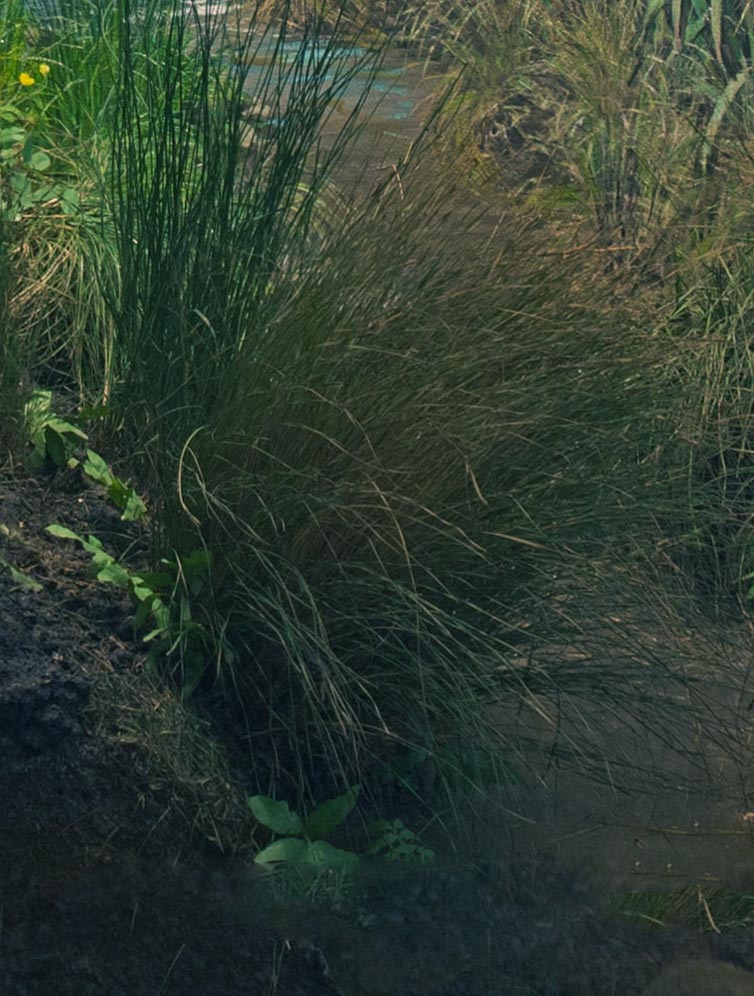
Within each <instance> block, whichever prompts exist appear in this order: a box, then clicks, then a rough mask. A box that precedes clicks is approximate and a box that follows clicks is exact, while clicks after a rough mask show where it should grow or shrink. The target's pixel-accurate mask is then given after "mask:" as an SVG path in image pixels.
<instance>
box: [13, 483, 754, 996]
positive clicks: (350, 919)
mask: <svg viewBox="0 0 754 996" xmlns="http://www.w3.org/2000/svg"><path fill="white" fill-rule="evenodd" d="M50 522H60V523H63V524H65V525H67V526H69V527H70V528H72V529H74V530H76V531H79V532H82V533H89V532H91V533H94V534H95V535H97V536H99V537H100V538H101V539H102V540H103V542H104V543H105V544H106V546H108V547H110V548H111V549H112V548H115V549H117V548H120V549H122V548H123V546H124V543H125V542H127V541H128V536H127V535H124V534H123V530H124V526H123V524H122V523H120V522H119V520H118V516H117V513H114V512H113V511H112V510H111V508H110V507H109V506H108V504H107V503H106V502H105V501H104V500H103V499H102V497H101V496H100V495H99V492H98V490H97V489H96V488H92V487H88V486H85V485H84V484H83V483H82V482H81V480H80V479H79V478H78V477H76V476H65V475H62V476H60V477H59V478H58V479H57V480H54V481H40V480H37V479H30V480H27V479H16V480H15V481H12V480H10V479H9V478H7V477H6V479H5V484H4V485H2V486H0V606H1V607H2V608H1V609H0V612H1V616H2V618H1V619H0V750H2V758H3V764H2V766H0V996H67V994H71V996H74V994H75V996H95V994H96V996H142V994H143V996H158V994H160V996H161V994H165V996H167V994H175V996H179V994H180V996H184V994H195V996H215V994H216V996H235V994H239V996H240V994H244V996H274V994H276V993H278V994H281V996H298V994H301V996H304V994H305V996H320V994H321V996H325V994H340V996H357V994H359V996H404V994H408V993H411V994H414V996H509V994H510V996H532V994H534V996H582V994H583V996H611V994H614V996H633V994H637V996H638V994H641V993H644V992H646V991H649V992H651V993H652V994H655V993H663V992H665V991H666V990H665V989H663V988H662V985H663V982H662V978H663V973H664V972H666V971H667V970H668V966H676V968H674V969H673V971H677V970H678V969H677V966H678V965H679V964H684V963H686V962H688V964H690V965H692V966H694V965H697V966H698V963H697V961H694V959H699V958H701V959H703V964H704V966H705V971H707V970H709V967H710V966H712V969H713V971H714V970H715V969H716V967H717V969H719V971H720V972H722V973H723V975H718V976H715V978H718V981H720V985H721V986H723V988H720V989H719V991H720V992H723V991H724V992H731V993H732V992H738V991H741V992H742V993H743V992H746V991H748V990H746V989H745V986H746V985H748V984H749V982H750V981H752V980H754V976H751V977H749V976H748V975H747V974H745V973H744V969H749V970H753V969H754V944H753V943H752V941H751V937H750V936H749V933H748V932H746V931H744V932H739V934H738V935H735V936H733V935H727V936H726V937H725V938H724V939H721V938H714V940H713V941H708V940H707V938H705V937H702V936H701V935H699V934H697V933H695V932H692V931H686V932H684V931H672V932H659V931H658V932H648V931H646V930H645V929H643V928H641V927H639V926H637V925H635V924H632V923H627V922H624V921H619V920H617V919H615V918H610V917H608V916H607V914H606V912H605V909H606V906H605V903H604V902H602V901H601V898H600V897H599V896H598V895H594V894H591V893H590V891H589V889H588V887H587V886H586V885H585V884H584V881H583V880H582V879H581V877H580V876H579V874H578V872H577V873H575V874H574V873H573V872H565V871H562V870H558V869H557V855H556V854H553V855H551V856H550V857H547V856H546V855H544V854H540V855H539V858H538V861H539V863H537V860H534V859H533V857H532V853H531V852H529V851H527V850H526V849H521V850H520V851H518V852H517V853H513V852H511V855H509V858H510V857H511V856H512V858H513V860H509V861H508V865H509V866H510V867H506V868H503V867H502V866H500V867H498V866H495V867H493V866H491V865H479V864H477V865H476V867H475V869H474V870H473V872H472V871H469V870H468V868H464V867H461V866H459V865H458V864H456V865H455V866H452V865H451V864H449V863H445V862H443V863H441V864H440V865H439V866H438V867H436V868H434V869H420V868H414V869H410V870H409V869H407V870H405V871H403V870H401V871H400V872H398V873H395V874H393V875H392V876H390V875H379V874H373V875H372V876H371V878H364V879H363V880H361V881H360V882H358V883H357V887H356V888H355V890H354V891H353V892H352V893H349V894H346V895H344V896H342V897H341V898H340V908H339V909H335V910H333V909H330V910H329V911H328V912H325V911H324V910H323V909H320V910H319V911H318V912H316V913H314V914H313V913H312V911H311V909H308V908H307V907H306V905H305V904H302V903H298V904H295V903H294V904H292V905H291V907H290V909H288V910H286V909H284V908H281V906H280V904H279V903H278V904H277V905H276V904H275V903H272V902H268V901H267V900H266V899H265V894H264V893H263V892H262V891H261V890H260V888H259V887H258V884H257V882H256V881H255V876H254V875H253V874H252V873H251V872H250V871H249V858H248V850H246V851H244V849H243V848H240V847H239V849H238V851H237V853H236V854H234V855H229V854H228V853H227V848H226V852H225V853H224V854H221V853H220V850H219V848H217V847H215V848H214V849H212V848H211V847H209V846H208V845H207V843H206V838H207V837H209V836H211V833H206V832H205V833H203V832H201V831H200V830H199V831H197V832H194V831H195V830H196V828H197V827H199V825H200V823H201V819H200V815H199V811H200V808H201V807H200V806H199V804H198V803H197V802H196V796H194V797H188V796H185V793H184V797H183V799H182V797H181V791H182V790H180V789H174V790H173V791H172V794H171V792H170V791H168V790H167V789H166V783H165V781H164V780H161V779H160V777H159V773H156V772H155V770H154V768H152V769H150V767H149V765H148V764H145V763H142V759H141V758H140V755H139V749H138V745H136V744H134V742H133V738H129V737H128V736H125V735H124V734H123V729H121V728H119V725H118V724H119V720H118V711H117V709H114V710H113V711H111V712H108V713H106V714H105V715H104V718H103V712H102V709H101V708H99V707H94V706H93V704H92V703H93V702H95V703H96V700H97V690H98V688H101V686H102V684H103V683H107V687H108V688H109V689H110V690H113V689H116V690H117V689H118V688H119V687H121V686H122V687H123V688H126V687H129V685H130V683H131V682H132V680H133V675H134V674H138V673H139V669H140V668H141V666H142V663H143V661H142V655H141V653H140V648H139V646H138V645H137V644H136V643H135V642H134V640H133V636H132V632H131V628H130V625H129V623H128V616H129V611H130V610H129V606H128V604H127V603H124V602H123V600H122V597H121V595H120V594H119V593H118V592H117V591H116V590H114V589H108V588H106V587H103V586H102V585H98V584H94V583H92V582H91V581H89V580H88V579H87V576H86V566H87V558H86V556H85V555H84V554H82V553H80V552H79V551H77V550H76V549H75V548H74V547H73V546H72V545H69V544H66V543H61V542H60V541H57V540H53V539H51V538H50V537H48V536H47V535H46V533H45V532H44V529H45V526H47V525H48V524H49V523H50ZM9 565H12V566H13V568H14V569H15V571H16V572H21V573H14V572H12V571H11V570H10V567H9ZM23 578H27V579H28V580H31V581H33V582H35V583H36V585H38V586H39V588H38V589H37V590H31V589H30V588H29V587H28V584H25V583H24V580H23ZM116 694H117V693H116ZM101 697H102V696H101V694H100V699H101ZM162 701H164V700H157V702H156V705H155V709H156V708H157V707H158V706H159V705H160V703H161V702H162ZM123 715H126V713H125V712H124V713H123ZM126 725H127V724H126ZM162 732H168V731H167V724H166V727H165V730H163V731H162ZM184 787H185V786H184ZM189 795H190V794H189ZM181 799H182V802H181ZM176 800H177V801H176ZM192 807H193V808H192ZM192 814H193V815H192ZM222 818H223V814H222V813H219V815H218V816H217V819H222ZM211 824H212V820H211V819H210V820H209V825H211ZM252 831H253V828H251V831H249V830H248V828H247V830H245V831H244V832H245V833H246V838H245V839H246V842H247V844H248V841H249V840H250V837H249V833H250V832H252ZM218 839H219V838H218ZM239 839H240V837H239ZM511 846H513V845H512V844H511ZM500 850H505V849H504V848H500ZM752 936H754V934H752ZM679 959H686V962H680V961H679ZM689 959H691V961H689ZM726 973H727V974H726ZM731 973H732V975H731ZM694 974H696V975H698V974H699V969H698V967H697V968H693V967H692V970H691V975H692V976H693V975H694ZM729 976H730V978H733V976H735V978H733V982H730V978H729ZM674 978H675V976H672V977H671V982H672V979H674ZM729 982H730V986H729V989H727V990H726V989H724V985H728V983H729ZM672 985H674V986H676V989H677V985H676V982H672ZM737 985H742V986H744V988H743V989H740V990H739V989H735V986H737ZM649 986H653V987H654V988H652V989H650V990H648V988H647V987H649ZM658 987H659V988H658ZM731 987H733V988H731ZM678 991H680V990H678ZM684 991H685V990H684ZM689 992H694V990H689ZM751 992H754V988H752V989H751Z"/></svg>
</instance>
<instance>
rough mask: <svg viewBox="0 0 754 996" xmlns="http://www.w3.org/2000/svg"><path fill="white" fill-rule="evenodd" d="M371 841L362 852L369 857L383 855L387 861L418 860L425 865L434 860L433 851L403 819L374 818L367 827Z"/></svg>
mask: <svg viewBox="0 0 754 996" xmlns="http://www.w3.org/2000/svg"><path fill="white" fill-rule="evenodd" d="M369 833H370V836H371V838H372V843H371V844H370V845H369V847H368V848H367V849H366V851H365V852H364V853H365V854H366V855H368V856H369V857H384V858H387V859H388V861H408V862H418V863H419V864H422V865H425V864H427V863H428V862H430V861H433V860H434V857H435V852H434V851H433V850H432V849H431V848H430V847H425V846H424V845H423V844H422V843H421V841H420V840H419V837H418V836H417V835H416V834H415V833H414V831H413V830H409V829H408V827H407V826H405V824H404V823H403V820H376V821H375V822H374V823H372V824H371V825H370V827H369Z"/></svg>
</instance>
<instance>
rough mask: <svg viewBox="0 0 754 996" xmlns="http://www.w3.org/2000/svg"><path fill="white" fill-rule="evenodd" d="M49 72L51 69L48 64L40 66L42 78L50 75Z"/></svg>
mask: <svg viewBox="0 0 754 996" xmlns="http://www.w3.org/2000/svg"><path fill="white" fill-rule="evenodd" d="M49 71H50V67H49V66H48V65H47V63H46V62H42V63H40V66H39V75H40V76H47V74H48V73H49Z"/></svg>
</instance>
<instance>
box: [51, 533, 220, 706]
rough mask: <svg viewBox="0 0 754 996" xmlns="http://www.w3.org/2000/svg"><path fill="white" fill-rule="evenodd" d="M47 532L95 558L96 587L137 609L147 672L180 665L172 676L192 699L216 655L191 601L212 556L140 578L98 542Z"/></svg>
mask: <svg viewBox="0 0 754 996" xmlns="http://www.w3.org/2000/svg"><path fill="white" fill-rule="evenodd" d="M47 532H48V533H49V534H50V535H51V536H56V537H57V538H58V539H65V540H73V541H74V542H76V543H78V544H79V545H80V546H81V547H83V549H84V550H85V551H86V552H87V553H89V554H90V555H91V558H92V573H93V575H94V577H95V578H96V579H97V580H98V581H101V582H102V583H103V584H112V585H115V586H116V587H117V588H122V589H124V590H125V591H127V592H128V594H129V596H130V598H131V601H132V603H133V605H134V606H135V608H136V614H135V618H134V629H135V630H136V632H142V633H143V636H142V639H143V641H144V642H145V643H151V645H152V646H151V650H150V654H149V658H148V662H147V663H148V666H150V667H155V666H156V664H157V661H158V660H159V659H162V658H167V659H168V660H174V661H176V664H175V667H173V668H172V673H173V676H174V677H176V678H177V679H178V681H179V683H180V687H181V693H182V695H183V696H184V697H185V698H189V697H190V696H191V695H192V694H193V692H194V691H195V690H196V688H197V686H198V685H199V682H200V681H201V680H202V678H203V677H204V674H205V672H206V669H207V665H208V662H209V660H210V657H211V656H212V652H213V644H212V639H211V636H210V634H209V632H208V631H207V629H206V628H205V627H204V626H202V625H201V624H200V623H198V622H196V621H195V620H194V619H193V617H192V600H195V599H196V598H198V597H199V596H200V595H201V594H202V592H203V589H204V586H205V583H206V579H207V577H208V575H209V570H210V565H211V560H210V555H209V553H208V552H206V551H204V550H195V551H194V552H193V553H191V554H189V556H187V557H185V558H183V559H179V558H176V560H174V561H171V560H161V561H160V565H161V567H162V568H163V570H162V571H141V572H140V573H138V574H136V573H134V572H132V571H129V570H128V568H126V567H124V566H123V565H122V564H119V563H118V561H117V560H116V558H115V557H113V556H112V554H110V553H108V552H107V551H106V550H105V548H104V546H103V545H102V542H101V540H99V539H97V537H96V536H87V537H84V536H80V535H79V534H78V533H75V532H74V531H73V530H72V529H68V528H67V527H66V526H61V525H57V524H53V525H50V526H48V527H47ZM144 630H146V632H145V633H144V632H143V631H144ZM222 651H223V655H224V656H225V657H226V658H227V657H229V656H230V654H231V649H230V647H227V646H223V648H222Z"/></svg>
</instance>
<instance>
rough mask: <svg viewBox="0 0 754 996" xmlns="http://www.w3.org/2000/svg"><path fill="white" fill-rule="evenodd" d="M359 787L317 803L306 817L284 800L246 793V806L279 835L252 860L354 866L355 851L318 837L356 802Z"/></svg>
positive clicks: (316, 866)
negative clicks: (247, 794)
mask: <svg viewBox="0 0 754 996" xmlns="http://www.w3.org/2000/svg"><path fill="white" fill-rule="evenodd" d="M359 791H360V786H359V785H354V786H352V787H351V788H350V789H349V790H348V791H347V792H345V793H344V794H343V795H339V796H337V797H336V798H334V799H328V800H327V802H323V803H321V804H320V805H319V806H317V808H316V809H314V810H312V812H311V813H309V815H308V816H306V817H301V816H299V814H298V813H295V812H293V810H291V809H290V807H289V806H288V803H287V802H277V801H276V800H275V799H271V798H270V797H269V796H266V795H252V796H249V798H248V799H247V802H248V805H249V809H251V811H252V813H253V814H254V816H255V817H256V818H257V820H258V821H259V822H260V823H261V824H262V825H263V826H265V827H267V829H268V830H272V831H273V833H276V834H280V835H281V838H280V840H276V841H273V843H272V844H269V845H268V846H267V847H265V848H263V849H262V850H261V851H260V852H259V853H258V854H257V855H256V857H255V858H254V863H255V864H257V865H265V866H268V867H274V866H275V865H278V864H281V863H284V864H287V865H296V866H308V867H310V868H313V869H323V868H329V869H332V870H333V871H339V870H342V869H346V870H348V871H350V870H352V869H354V868H355V867H356V865H357V864H358V863H359V855H358V854H356V853H355V852H354V851H345V850H343V849H342V848H340V847H334V846H333V845H332V844H330V843H328V842H327V841H326V840H323V839H322V838H323V837H326V836H327V835H328V834H330V833H332V831H333V830H335V829H336V828H337V827H339V826H340V825H341V823H343V821H344V820H345V819H346V817H347V816H348V814H349V813H350V812H351V810H352V809H353V807H354V806H355V805H356V799H357V798H358V794H359Z"/></svg>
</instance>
